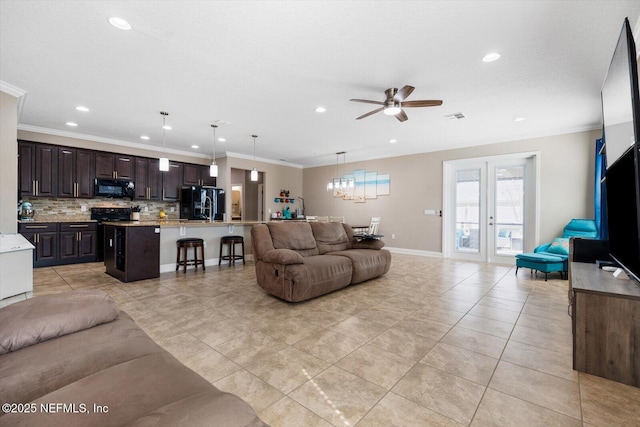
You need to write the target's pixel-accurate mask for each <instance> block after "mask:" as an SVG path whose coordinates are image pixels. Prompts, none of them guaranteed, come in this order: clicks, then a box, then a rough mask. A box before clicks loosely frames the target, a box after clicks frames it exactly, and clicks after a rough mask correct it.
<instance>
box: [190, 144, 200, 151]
mask: <svg viewBox="0 0 640 427" xmlns="http://www.w3.org/2000/svg"><path fill="white" fill-rule="evenodd" d="M191 148H193V149H194V150H197V149H198V148H200V146H199V145H192V146H191Z"/></svg>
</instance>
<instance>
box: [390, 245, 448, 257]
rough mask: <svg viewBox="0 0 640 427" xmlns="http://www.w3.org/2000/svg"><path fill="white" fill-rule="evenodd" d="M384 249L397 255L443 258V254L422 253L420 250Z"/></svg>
mask: <svg viewBox="0 0 640 427" xmlns="http://www.w3.org/2000/svg"><path fill="white" fill-rule="evenodd" d="M384 249H386V250H388V251H389V252H391V253H396V254H404V255H418V256H428V257H432V258H442V257H443V255H442V252H432V251H421V250H418V249H405V248H392V247H389V246H385V247H384Z"/></svg>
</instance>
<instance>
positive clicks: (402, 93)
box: [393, 85, 415, 102]
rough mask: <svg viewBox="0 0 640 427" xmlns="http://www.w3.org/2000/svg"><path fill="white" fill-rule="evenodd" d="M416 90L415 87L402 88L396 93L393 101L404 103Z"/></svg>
mask: <svg viewBox="0 0 640 427" xmlns="http://www.w3.org/2000/svg"><path fill="white" fill-rule="evenodd" d="M414 89H415V87H413V86H409V85H406V86H404V87H402V88H400V90H399V91H398V92H396V94H395V96H394V97H393V100H394V101H396V102H402V101H404V100H405V99H407V97H408V96H409V95H411V92H413V90H414Z"/></svg>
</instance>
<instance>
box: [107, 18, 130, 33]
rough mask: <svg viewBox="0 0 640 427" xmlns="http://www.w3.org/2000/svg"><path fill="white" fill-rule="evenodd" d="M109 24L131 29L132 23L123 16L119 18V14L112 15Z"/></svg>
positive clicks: (118, 27) (121, 28)
mask: <svg viewBox="0 0 640 427" xmlns="http://www.w3.org/2000/svg"><path fill="white" fill-rule="evenodd" d="M109 24H111V25H113V26H114V27H116V28H117V29H119V30H125V31H127V30H130V29H131V24H129V23H128V22H127V21H125V20H124V19H122V18H118V17H117V16H112V17H111V18H109Z"/></svg>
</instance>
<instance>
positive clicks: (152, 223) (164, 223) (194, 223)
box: [103, 219, 263, 228]
mask: <svg viewBox="0 0 640 427" xmlns="http://www.w3.org/2000/svg"><path fill="white" fill-rule="evenodd" d="M262 223H263V221H227V222H223V221H214V222H209V221H204V220H184V219H181V220H178V219H176V220H143V221H118V222H105V223H103V224H104V225H112V226H114V227H161V228H164V227H228V226H230V225H253V224H262Z"/></svg>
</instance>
